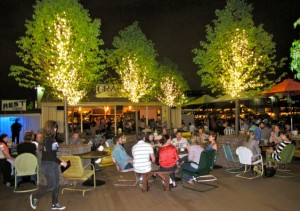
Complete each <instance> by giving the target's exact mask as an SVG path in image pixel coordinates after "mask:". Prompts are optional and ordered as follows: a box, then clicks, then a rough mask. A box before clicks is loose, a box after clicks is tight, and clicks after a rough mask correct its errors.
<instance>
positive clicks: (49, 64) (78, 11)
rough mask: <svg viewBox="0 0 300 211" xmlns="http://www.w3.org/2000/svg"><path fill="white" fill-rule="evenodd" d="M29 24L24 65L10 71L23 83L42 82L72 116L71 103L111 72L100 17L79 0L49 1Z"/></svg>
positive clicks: (22, 53)
mask: <svg viewBox="0 0 300 211" xmlns="http://www.w3.org/2000/svg"><path fill="white" fill-rule="evenodd" d="M25 26H26V29H27V30H26V36H24V37H21V38H20V40H18V41H17V44H18V47H19V48H20V50H21V51H20V52H18V53H17V55H18V56H19V57H20V58H21V59H22V61H23V63H24V65H23V66H11V73H10V74H9V75H10V76H12V77H15V79H16V80H17V81H18V83H19V85H20V86H22V87H27V88H33V87H36V86H38V85H41V86H42V87H44V88H45V89H46V91H48V92H51V93H52V94H53V95H54V96H56V97H58V98H59V99H61V100H64V101H65V115H66V111H67V103H69V104H71V105H74V104H76V103H77V102H78V101H79V100H80V99H81V98H82V97H83V96H85V95H86V94H87V93H88V91H90V90H91V89H92V88H94V87H95V84H96V83H98V82H99V80H100V79H101V77H103V75H104V74H105V71H104V70H103V69H104V66H103V65H101V64H100V63H101V61H102V60H103V59H104V51H103V50H100V48H99V47H100V46H101V45H103V41H102V40H101V39H100V38H99V35H100V21H99V20H94V21H92V20H91V18H90V17H89V14H88V11H87V10H85V9H83V7H82V5H80V4H79V3H78V1H77V0H64V1H60V0H43V1H37V4H36V5H35V6H34V15H33V20H30V21H28V20H27V21H26V24H25ZM66 124H67V120H66V117H65V126H67V125H66ZM65 130H66V133H67V127H66V128H65ZM66 137H67V135H66ZM67 139H68V138H67Z"/></svg>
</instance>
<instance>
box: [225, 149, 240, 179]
mask: <svg viewBox="0 0 300 211" xmlns="http://www.w3.org/2000/svg"><path fill="white" fill-rule="evenodd" d="M222 148H223V151H224V154H225V157H226V159H227V160H228V161H229V162H233V163H240V161H239V158H238V157H237V156H234V155H233V154H232V151H231V148H230V146H228V145H226V144H224V145H222ZM225 171H227V172H228V173H231V174H237V173H241V172H243V171H244V170H243V169H242V166H241V165H240V167H239V168H227V169H225Z"/></svg>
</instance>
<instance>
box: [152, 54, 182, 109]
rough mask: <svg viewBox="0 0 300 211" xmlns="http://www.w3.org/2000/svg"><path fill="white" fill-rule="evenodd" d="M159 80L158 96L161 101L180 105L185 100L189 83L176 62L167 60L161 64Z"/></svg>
mask: <svg viewBox="0 0 300 211" xmlns="http://www.w3.org/2000/svg"><path fill="white" fill-rule="evenodd" d="M158 81H159V84H158V86H157V92H156V93H157V94H156V97H157V99H158V100H159V101H160V102H162V103H163V104H165V105H167V106H169V107H176V106H180V105H182V104H183V103H184V102H185V100H186V97H185V95H184V92H185V91H186V90H188V84H187V82H186V81H185V80H184V78H183V76H182V74H181V72H179V71H178V67H177V66H176V65H175V64H173V63H172V62H171V61H169V60H165V61H164V62H163V64H161V65H160V68H159V77H158Z"/></svg>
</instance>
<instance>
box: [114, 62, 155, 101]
mask: <svg viewBox="0 0 300 211" xmlns="http://www.w3.org/2000/svg"><path fill="white" fill-rule="evenodd" d="M123 62H124V64H126V65H124V66H125V67H124V68H119V69H118V70H119V71H118V72H119V75H120V79H121V83H122V89H121V94H123V95H124V96H126V97H128V99H129V100H130V101H132V102H134V103H138V102H139V100H140V99H141V98H142V97H143V96H145V95H146V94H147V93H149V92H150V91H151V89H152V87H153V85H152V84H153V80H152V79H150V78H149V76H148V72H149V71H148V69H147V68H146V67H143V66H141V65H139V64H138V59H137V58H136V57H133V58H132V59H130V58H123Z"/></svg>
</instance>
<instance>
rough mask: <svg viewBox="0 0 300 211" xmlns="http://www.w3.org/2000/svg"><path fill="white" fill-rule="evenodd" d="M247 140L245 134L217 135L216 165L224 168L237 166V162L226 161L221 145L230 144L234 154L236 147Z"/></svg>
mask: <svg viewBox="0 0 300 211" xmlns="http://www.w3.org/2000/svg"><path fill="white" fill-rule="evenodd" d="M246 140H247V135H245V134H240V135H228V136H218V138H217V143H218V151H217V158H216V161H215V164H216V165H220V166H222V167H225V168H234V167H238V165H239V164H238V163H233V162H230V161H227V159H226V157H225V154H224V151H223V148H222V145H223V144H227V145H229V146H230V148H231V151H232V153H233V154H235V150H236V148H238V147H239V146H242V145H243V143H244V142H245V141H246Z"/></svg>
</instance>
